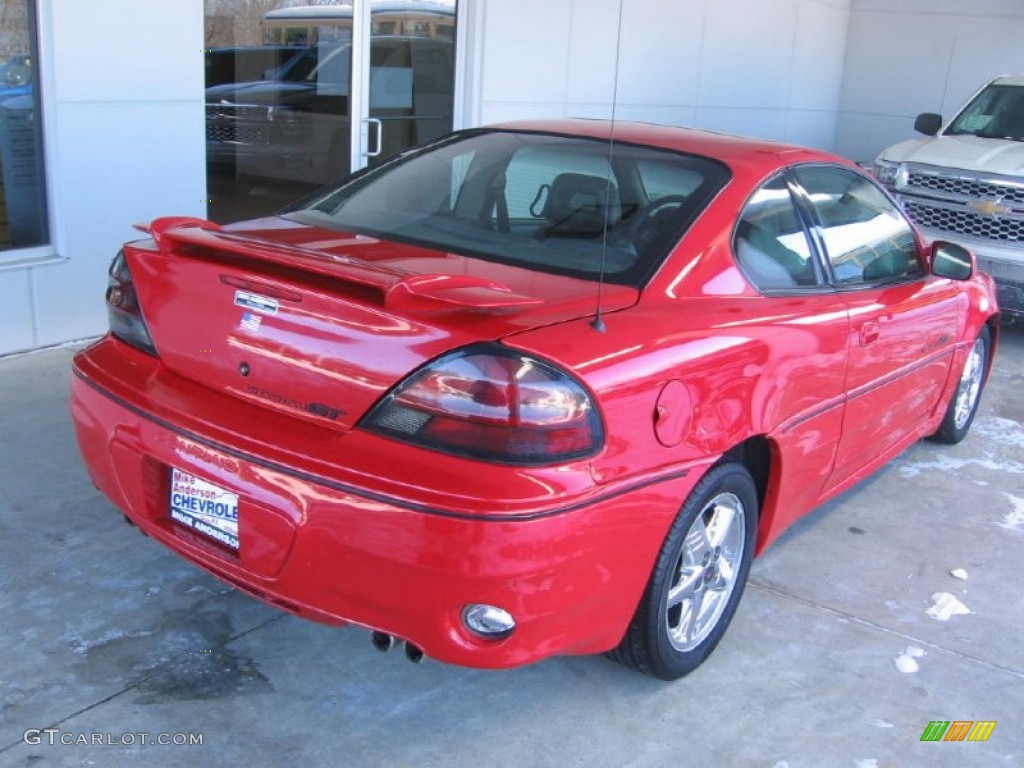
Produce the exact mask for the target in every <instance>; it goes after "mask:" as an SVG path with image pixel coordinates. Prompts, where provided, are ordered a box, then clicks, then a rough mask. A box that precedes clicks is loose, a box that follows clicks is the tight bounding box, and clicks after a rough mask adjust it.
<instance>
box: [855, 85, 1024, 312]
mask: <svg viewBox="0 0 1024 768" xmlns="http://www.w3.org/2000/svg"><path fill="white" fill-rule="evenodd" d="M914 129H915V130H916V131H918V132H919V133H923V134H925V136H927V137H928V138H925V139H913V140H911V141H904V142H902V143H900V144H896V145H894V146H892V147H889V148H888V149H885V150H883V151H882V153H881V154H880V155H879V156H878V158H877V159H876V160H875V163H874V168H873V172H874V174H875V176H876V177H877V178H878V179H879V181H881V182H882V183H883V184H884V185H885V186H886V187H887V188H888V189H889V191H890V192H892V193H893V195H894V196H895V197H896V198H897V199H898V200H899V201H900V203H901V204H902V205H903V209H904V210H905V211H906V212H907V214H908V215H909V216H910V218H912V219H913V220H914V221H915V222H917V224H918V225H920V226H921V228H922V229H923V230H924V233H925V235H926V236H928V237H931V238H936V239H938V238H941V239H944V240H955V241H958V242H960V243H962V244H963V245H965V246H967V247H968V248H970V249H971V250H973V251H974V253H975V255H976V256H977V258H978V265H979V267H980V268H981V269H983V270H984V271H986V272H988V273H989V274H990V275H992V277H994V278H995V280H996V287H997V290H998V300H999V306H1000V308H1001V309H1002V311H1003V313H1004V314H1010V315H1016V316H1017V317H1024V76H1015V77H1009V76H1006V77H997V78H996V79H994V80H992V81H991V82H989V83H988V84H986V85H985V86H984V87H983V88H982V89H981V90H979V91H978V92H977V93H976V94H974V96H973V98H971V99H970V100H969V101H968V102H967V105H966V106H965V107H963V108H962V109H961V110H960V111H959V112H958V113H957V115H956V116H955V117H954V118H953V119H952V120H950V121H949V122H948V123H946V124H945V125H944V124H943V120H942V116H941V115H937V114H934V113H931V112H926V113H924V114H921V115H918V116H917V120H916V121H915V123H914Z"/></svg>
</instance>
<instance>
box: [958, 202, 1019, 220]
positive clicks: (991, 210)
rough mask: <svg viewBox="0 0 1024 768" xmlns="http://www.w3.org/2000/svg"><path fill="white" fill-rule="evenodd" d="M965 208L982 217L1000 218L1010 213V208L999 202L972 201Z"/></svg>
mask: <svg viewBox="0 0 1024 768" xmlns="http://www.w3.org/2000/svg"><path fill="white" fill-rule="evenodd" d="M967 207H968V208H970V209H971V210H972V211H974V212H975V213H980V214H982V215H984V216H1002V215H1003V214H1004V213H1009V212H1010V206H1008V205H1003V204H1002V203H1001V202H1000V201H999V200H972V201H971V202H969V203H968V204H967Z"/></svg>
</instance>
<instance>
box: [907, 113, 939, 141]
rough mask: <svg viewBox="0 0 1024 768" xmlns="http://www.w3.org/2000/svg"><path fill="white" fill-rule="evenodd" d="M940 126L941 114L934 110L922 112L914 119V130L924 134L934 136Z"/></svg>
mask: <svg viewBox="0 0 1024 768" xmlns="http://www.w3.org/2000/svg"><path fill="white" fill-rule="evenodd" d="M941 127H942V115H938V114H936V113H934V112H922V113H921V114H920V115H918V116H917V119H916V120H914V130H915V131H917V132H918V133H923V134H924V135H925V136H934V135H935V134H937V133H938V132H939V129H940V128H941Z"/></svg>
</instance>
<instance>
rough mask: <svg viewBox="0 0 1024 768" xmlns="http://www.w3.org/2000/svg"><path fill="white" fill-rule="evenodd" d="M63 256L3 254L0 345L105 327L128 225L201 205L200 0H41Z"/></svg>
mask: <svg viewBox="0 0 1024 768" xmlns="http://www.w3.org/2000/svg"><path fill="white" fill-rule="evenodd" d="M39 6H40V38H41V40H40V43H41V45H40V48H41V57H40V58H41V61H40V65H41V71H42V90H41V93H42V96H43V112H44V127H45V130H46V135H47V146H46V149H47V157H46V161H47V166H48V181H49V187H50V195H51V206H50V218H51V232H52V245H53V251H54V256H55V257H56V258H55V259H51V260H50V263H47V264H45V265H37V266H29V265H26V264H12V263H11V262H10V256H9V255H8V256H7V257H6V259H5V255H4V254H0V354H3V353H6V352H13V351H17V350H21V349H29V348H33V347H38V346H45V345H47V344H54V343H58V342H62V341H66V340H69V339H75V338H82V337H85V336H91V335H95V334H99V333H102V332H103V331H104V329H105V328H106V315H105V309H104V304H103V289H104V286H105V285H106V274H105V273H106V267H107V265H108V264H109V262H110V260H111V258H112V257H113V255H114V253H116V251H117V249H118V247H119V246H120V244H121V243H122V242H124V241H125V240H128V239H132V238H134V237H138V236H140V235H139V234H138V233H137V232H134V230H132V229H131V224H133V223H135V222H139V221H149V220H150V219H152V218H154V217H156V216H159V215H164V214H171V213H177V214H188V215H194V216H202V215H203V214H204V213H205V211H206V205H205V203H203V198H204V196H205V186H206V169H205V147H204V127H203V77H204V68H203V55H202V47H203V0H173V2H169V1H168V0H88V1H87V2H86V1H85V0H41V2H40V3H39Z"/></svg>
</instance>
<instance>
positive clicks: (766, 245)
mask: <svg viewBox="0 0 1024 768" xmlns="http://www.w3.org/2000/svg"><path fill="white" fill-rule="evenodd" d="M733 252H734V253H735V254H736V261H737V262H739V265H740V269H742V270H743V273H744V274H745V275H746V276H747V279H749V280H750V282H751V283H753V284H754V287H755V288H757V289H758V290H761V291H766V290H786V289H795V288H802V287H813V286H816V285H820V284H821V282H822V279H821V271H820V268H819V267H818V263H817V261H816V259H815V257H814V251H813V250H812V249H811V244H810V243H809V242H808V240H807V232H806V230H805V229H804V227H803V224H802V223H801V221H800V217H799V216H798V215H797V211H796V206H795V205H794V204H793V198H792V196H791V195H790V192H789V187H788V186H787V185H786V180H785V179H784V178H783V177H781V176H777V177H776V178H774V179H773V180H771V181H770V182H768V183H767V184H765V185H764V186H763V187H761V188H760V189H759V190H757V192H755V193H754V194H753V196H752V197H751V198H750V200H749V201H748V202H747V204H746V206H745V207H744V208H743V212H742V214H740V218H739V222H738V223H737V225H736V235H735V238H734V240H733Z"/></svg>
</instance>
